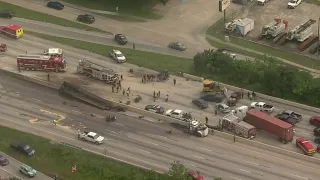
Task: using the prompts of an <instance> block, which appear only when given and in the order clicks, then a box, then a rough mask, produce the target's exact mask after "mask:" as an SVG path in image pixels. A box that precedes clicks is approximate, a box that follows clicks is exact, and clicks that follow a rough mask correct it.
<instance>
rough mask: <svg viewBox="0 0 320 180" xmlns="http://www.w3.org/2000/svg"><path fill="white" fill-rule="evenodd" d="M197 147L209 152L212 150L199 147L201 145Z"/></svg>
mask: <svg viewBox="0 0 320 180" xmlns="http://www.w3.org/2000/svg"><path fill="white" fill-rule="evenodd" d="M197 148H198V149H202V150H205V151H209V152H212V150H210V149H206V148H201V147H197Z"/></svg>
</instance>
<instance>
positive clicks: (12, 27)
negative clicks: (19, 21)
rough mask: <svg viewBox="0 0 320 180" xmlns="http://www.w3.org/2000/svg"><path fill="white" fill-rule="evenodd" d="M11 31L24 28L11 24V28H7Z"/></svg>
mask: <svg viewBox="0 0 320 180" xmlns="http://www.w3.org/2000/svg"><path fill="white" fill-rule="evenodd" d="M7 27H8V28H9V29H12V30H14V31H16V30H18V29H20V28H22V27H21V26H18V25H15V24H10V25H9V26H7Z"/></svg>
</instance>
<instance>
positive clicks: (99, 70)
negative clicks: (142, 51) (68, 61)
mask: <svg viewBox="0 0 320 180" xmlns="http://www.w3.org/2000/svg"><path fill="white" fill-rule="evenodd" d="M77 72H78V73H80V74H84V75H86V76H88V77H91V78H96V79H99V80H101V81H105V82H106V83H111V84H113V83H116V82H117V81H118V80H119V75H118V73H116V72H114V71H113V70H112V69H108V68H107V67H105V66H102V65H99V64H96V63H93V62H91V61H89V60H79V64H78V66H77Z"/></svg>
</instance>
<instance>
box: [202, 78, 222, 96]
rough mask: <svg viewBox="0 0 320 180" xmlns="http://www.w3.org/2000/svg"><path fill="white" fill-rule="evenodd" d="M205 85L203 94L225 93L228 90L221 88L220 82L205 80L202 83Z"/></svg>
mask: <svg viewBox="0 0 320 180" xmlns="http://www.w3.org/2000/svg"><path fill="white" fill-rule="evenodd" d="M202 83H203V92H223V93H225V91H226V88H225V87H221V86H220V84H219V83H218V82H214V81H211V80H209V79H205V80H204V81H202Z"/></svg>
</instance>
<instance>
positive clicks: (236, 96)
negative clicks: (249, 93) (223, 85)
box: [227, 92, 241, 106]
mask: <svg viewBox="0 0 320 180" xmlns="http://www.w3.org/2000/svg"><path fill="white" fill-rule="evenodd" d="M239 99H241V92H233V93H232V94H231V95H230V97H229V99H228V101H227V104H228V106H235V105H236V104H237V102H238V101H239Z"/></svg>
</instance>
